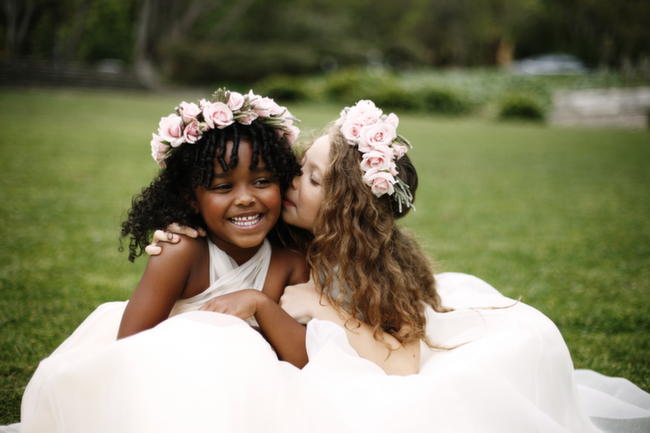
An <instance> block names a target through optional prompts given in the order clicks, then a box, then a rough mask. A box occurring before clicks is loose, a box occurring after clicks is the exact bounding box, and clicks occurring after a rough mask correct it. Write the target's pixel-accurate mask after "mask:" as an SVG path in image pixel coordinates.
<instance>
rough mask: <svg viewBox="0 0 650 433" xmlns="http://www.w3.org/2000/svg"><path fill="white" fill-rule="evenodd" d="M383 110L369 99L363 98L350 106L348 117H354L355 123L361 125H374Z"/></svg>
mask: <svg viewBox="0 0 650 433" xmlns="http://www.w3.org/2000/svg"><path fill="white" fill-rule="evenodd" d="M381 115H382V111H381V110H380V109H379V108H377V107H376V106H375V103H374V102H372V101H369V100H361V101H359V102H357V103H356V105H355V106H354V107H352V108H350V111H348V113H347V116H348V117H347V118H348V119H354V121H355V123H359V124H361V125H373V124H375V123H377V122H378V121H379V119H380V118H381Z"/></svg>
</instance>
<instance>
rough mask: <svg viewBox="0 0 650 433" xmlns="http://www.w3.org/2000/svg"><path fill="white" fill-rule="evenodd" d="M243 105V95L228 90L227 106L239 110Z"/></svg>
mask: <svg viewBox="0 0 650 433" xmlns="http://www.w3.org/2000/svg"><path fill="white" fill-rule="evenodd" d="M242 105H244V95H242V94H241V93H238V92H230V95H229V96H228V108H230V109H231V110H232V111H235V110H239V109H240V108H241V107H242Z"/></svg>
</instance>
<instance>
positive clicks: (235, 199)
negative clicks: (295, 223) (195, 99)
mask: <svg viewBox="0 0 650 433" xmlns="http://www.w3.org/2000/svg"><path fill="white" fill-rule="evenodd" d="M231 149H232V142H228V143H227V144H226V152H225V154H226V155H230V153H231ZM237 155H238V158H239V162H238V164H237V166H236V167H234V168H231V169H230V170H228V171H224V170H223V168H222V167H221V165H220V164H219V163H218V162H217V161H216V159H215V165H214V178H213V179H212V182H211V184H210V186H209V187H207V188H206V187H203V186H199V187H197V188H195V190H194V196H195V202H194V206H195V207H196V209H197V210H198V211H199V212H200V213H201V216H202V217H203V220H204V221H205V224H206V226H207V228H208V236H209V237H210V240H212V242H214V243H215V244H216V245H217V246H218V247H219V248H221V249H222V250H223V251H224V252H226V253H227V254H228V255H229V256H230V257H232V258H233V259H234V260H235V261H236V262H237V263H243V262H245V261H246V260H248V259H249V258H250V257H252V256H253V255H254V254H255V252H256V251H257V250H258V249H259V247H260V246H261V245H262V242H263V241H264V239H265V238H266V236H267V234H268V233H269V231H271V229H272V228H273V226H274V225H275V223H276V222H277V220H278V217H279V216H280V209H281V195H280V186H279V184H278V182H277V180H276V179H275V178H274V176H273V174H272V173H271V172H270V171H268V170H267V169H266V168H265V165H264V162H263V161H261V160H260V161H259V163H258V165H257V167H256V168H253V169H251V168H250V166H251V161H252V157H253V152H252V146H251V143H250V141H248V140H246V139H244V138H242V139H241V140H240V143H239V150H238V153H237ZM260 159H261V158H260ZM226 162H230V161H229V158H227V159H226Z"/></svg>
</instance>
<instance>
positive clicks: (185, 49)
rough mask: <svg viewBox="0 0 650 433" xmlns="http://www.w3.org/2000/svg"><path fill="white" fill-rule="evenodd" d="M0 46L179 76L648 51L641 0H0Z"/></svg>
mask: <svg viewBox="0 0 650 433" xmlns="http://www.w3.org/2000/svg"><path fill="white" fill-rule="evenodd" d="M0 1H2V9H1V13H2V20H1V21H0V25H1V26H2V27H1V28H0V38H1V39H2V40H0V46H1V47H2V48H1V49H2V51H1V52H0V56H2V57H4V58H17V57H36V58H45V59H49V60H53V61H55V62H65V61H69V60H73V61H74V60H80V61H86V62H94V61H97V60H100V59H104V58H116V59H121V60H123V61H124V62H129V63H132V64H133V65H134V67H135V69H136V71H137V73H138V75H139V76H140V78H141V80H142V81H143V82H145V83H149V84H150V85H151V86H154V87H155V86H156V85H157V83H159V81H160V78H159V76H160V74H161V73H162V74H164V75H166V76H168V77H171V78H172V79H175V80H183V81H187V82H190V83H211V82H213V81H217V80H218V81H223V80H231V81H233V82H237V81H240V82H247V81H251V80H257V79H259V78H262V77H266V76H268V75H271V74H273V73H287V74H301V73H313V72H318V71H323V70H331V69H335V68H337V67H346V66H354V65H378V66H389V67H394V68H408V67H413V66H420V65H434V66H474V65H494V64H508V63H509V62H510V61H511V60H512V58H513V57H514V56H515V54H517V56H518V57H521V56H527V55H532V54H541V53H548V52H553V51H564V52H569V53H573V54H576V55H578V56H579V57H580V58H582V59H584V60H586V61H588V62H589V63H590V64H593V65H602V66H609V67H611V66H614V67H620V66H622V65H626V64H639V63H641V62H642V61H644V59H645V61H648V62H650V60H648V59H650V48H649V46H650V32H649V30H648V29H649V28H650V26H648V24H647V23H648V22H650V1H648V0H623V1H621V2H608V1H605V0H472V1H470V0H400V1H399V2H396V1H394V0H276V1H274V2H268V1H264V0H0Z"/></svg>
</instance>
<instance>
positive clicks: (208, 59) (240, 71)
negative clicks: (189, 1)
mask: <svg viewBox="0 0 650 433" xmlns="http://www.w3.org/2000/svg"><path fill="white" fill-rule="evenodd" d="M163 54H164V57H165V59H166V60H165V68H164V70H165V72H166V73H167V75H168V76H169V77H170V78H171V79H173V80H174V81H176V82H180V83H186V84H197V83H201V84H206V83H209V84H212V83H218V82H223V81H224V80H225V81H230V82H238V83H250V82H253V81H256V80H259V79H262V78H264V77H267V76H268V74H269V71H275V72H277V73H283V74H301V73H305V72H307V71H312V70H314V69H315V68H317V65H318V57H317V56H315V55H314V53H313V52H311V51H310V50H309V49H308V48H307V47H305V46H302V45H296V44H290V43H286V44H284V43H277V44H267V45H265V46H263V47H259V46H256V45H254V44H239V45H235V44H230V45H229V46H228V47H227V48H226V47H224V46H222V45H220V44H209V43H199V44H195V43H185V42H182V43H178V44H174V45H172V46H170V47H168V48H166V49H165V50H164V52H163Z"/></svg>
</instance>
